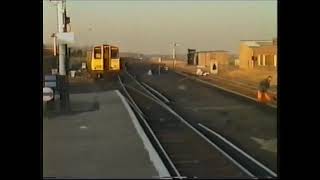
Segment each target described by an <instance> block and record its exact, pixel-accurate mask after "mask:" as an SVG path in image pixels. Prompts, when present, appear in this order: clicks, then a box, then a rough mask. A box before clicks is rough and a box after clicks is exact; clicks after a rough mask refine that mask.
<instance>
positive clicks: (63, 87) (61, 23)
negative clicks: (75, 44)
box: [55, 0, 70, 111]
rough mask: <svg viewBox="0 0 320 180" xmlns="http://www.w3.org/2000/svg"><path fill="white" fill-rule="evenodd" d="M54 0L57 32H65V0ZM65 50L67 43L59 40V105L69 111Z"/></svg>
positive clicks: (66, 18)
mask: <svg viewBox="0 0 320 180" xmlns="http://www.w3.org/2000/svg"><path fill="white" fill-rule="evenodd" d="M55 2H56V4H57V16H58V33H64V32H67V24H68V23H69V22H70V19H69V18H68V17H67V11H66V0H58V1H55ZM67 51H68V47H67V44H66V43H62V42H59V75H60V78H59V79H60V106H61V110H62V111H69V108H70V106H69V83H68V74H67V72H68V69H67Z"/></svg>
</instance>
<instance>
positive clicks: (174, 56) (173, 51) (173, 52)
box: [172, 42, 176, 68]
mask: <svg viewBox="0 0 320 180" xmlns="http://www.w3.org/2000/svg"><path fill="white" fill-rule="evenodd" d="M175 47H176V43H175V42H173V49H172V59H173V68H175V67H176V49H175Z"/></svg>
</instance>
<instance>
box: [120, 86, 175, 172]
mask: <svg viewBox="0 0 320 180" xmlns="http://www.w3.org/2000/svg"><path fill="white" fill-rule="evenodd" d="M115 92H116V93H117V95H118V96H119V97H120V99H121V101H122V103H123V104H124V106H125V108H126V109H127V111H128V113H129V116H130V117H131V120H132V122H133V124H134V127H135V128H136V130H137V132H138V134H139V136H140V138H141V139H142V142H143V144H144V147H145V149H146V150H147V151H148V153H149V157H150V160H151V162H152V163H153V165H154V166H155V168H156V170H157V171H158V173H159V177H170V174H169V171H168V169H167V168H166V166H165V165H164V164H163V162H162V160H161V158H160V157H159V154H158V153H157V151H156V150H155V149H154V147H153V146H152V144H151V142H150V140H149V139H148V137H147V135H146V134H145V132H144V130H143V129H142V127H141V126H140V124H139V121H138V119H137V117H136V116H135V115H134V113H133V111H132V109H131V108H130V106H129V104H128V103H127V101H126V100H125V98H124V96H123V95H122V94H121V93H120V92H119V91H118V90H115Z"/></svg>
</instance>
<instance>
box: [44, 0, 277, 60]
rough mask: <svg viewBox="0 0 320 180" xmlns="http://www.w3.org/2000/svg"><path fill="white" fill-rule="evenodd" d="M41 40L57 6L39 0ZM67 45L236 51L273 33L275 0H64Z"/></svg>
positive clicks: (151, 50) (47, 32) (52, 25)
mask: <svg viewBox="0 0 320 180" xmlns="http://www.w3.org/2000/svg"><path fill="white" fill-rule="evenodd" d="M42 3H43V41H44V43H45V44H52V39H51V38H50V36H51V34H52V33H54V32H56V31H57V10H56V6H55V5H54V4H53V3H51V2H49V1H48V0H44V1H43V2H42ZM67 14H68V16H69V17H70V18H71V31H72V32H74V33H75V43H74V44H72V45H71V47H72V46H88V45H89V46H91V45H96V44H99V43H109V44H114V45H117V46H119V47H120V51H123V52H139V53H145V54H170V53H172V43H173V42H177V43H178V44H179V46H178V47H177V48H176V52H177V53H178V54H179V53H181V54H185V53H187V49H188V48H194V49H196V50H197V51H205V50H227V51H230V52H232V53H238V52H239V46H240V40H248V39H250V40H251V39H253V40H254V39H259V40H260V39H263V40H265V39H266V40H268V39H269V40H271V39H272V38H275V37H277V1H276V0H247V1H243V0H225V1H217V0H211V1H208V0H207V1H197V0H193V1H191V0H189V1H169V0H162V1H147V0H145V1H137V0H131V1H130V0H127V1H123V0H121V1H119V0H118V1H111V0H67Z"/></svg>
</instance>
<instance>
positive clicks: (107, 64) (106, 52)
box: [103, 45, 110, 72]
mask: <svg viewBox="0 0 320 180" xmlns="http://www.w3.org/2000/svg"><path fill="white" fill-rule="evenodd" d="M103 59H104V71H105V72H107V71H109V68H110V46H108V45H107V46H103Z"/></svg>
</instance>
